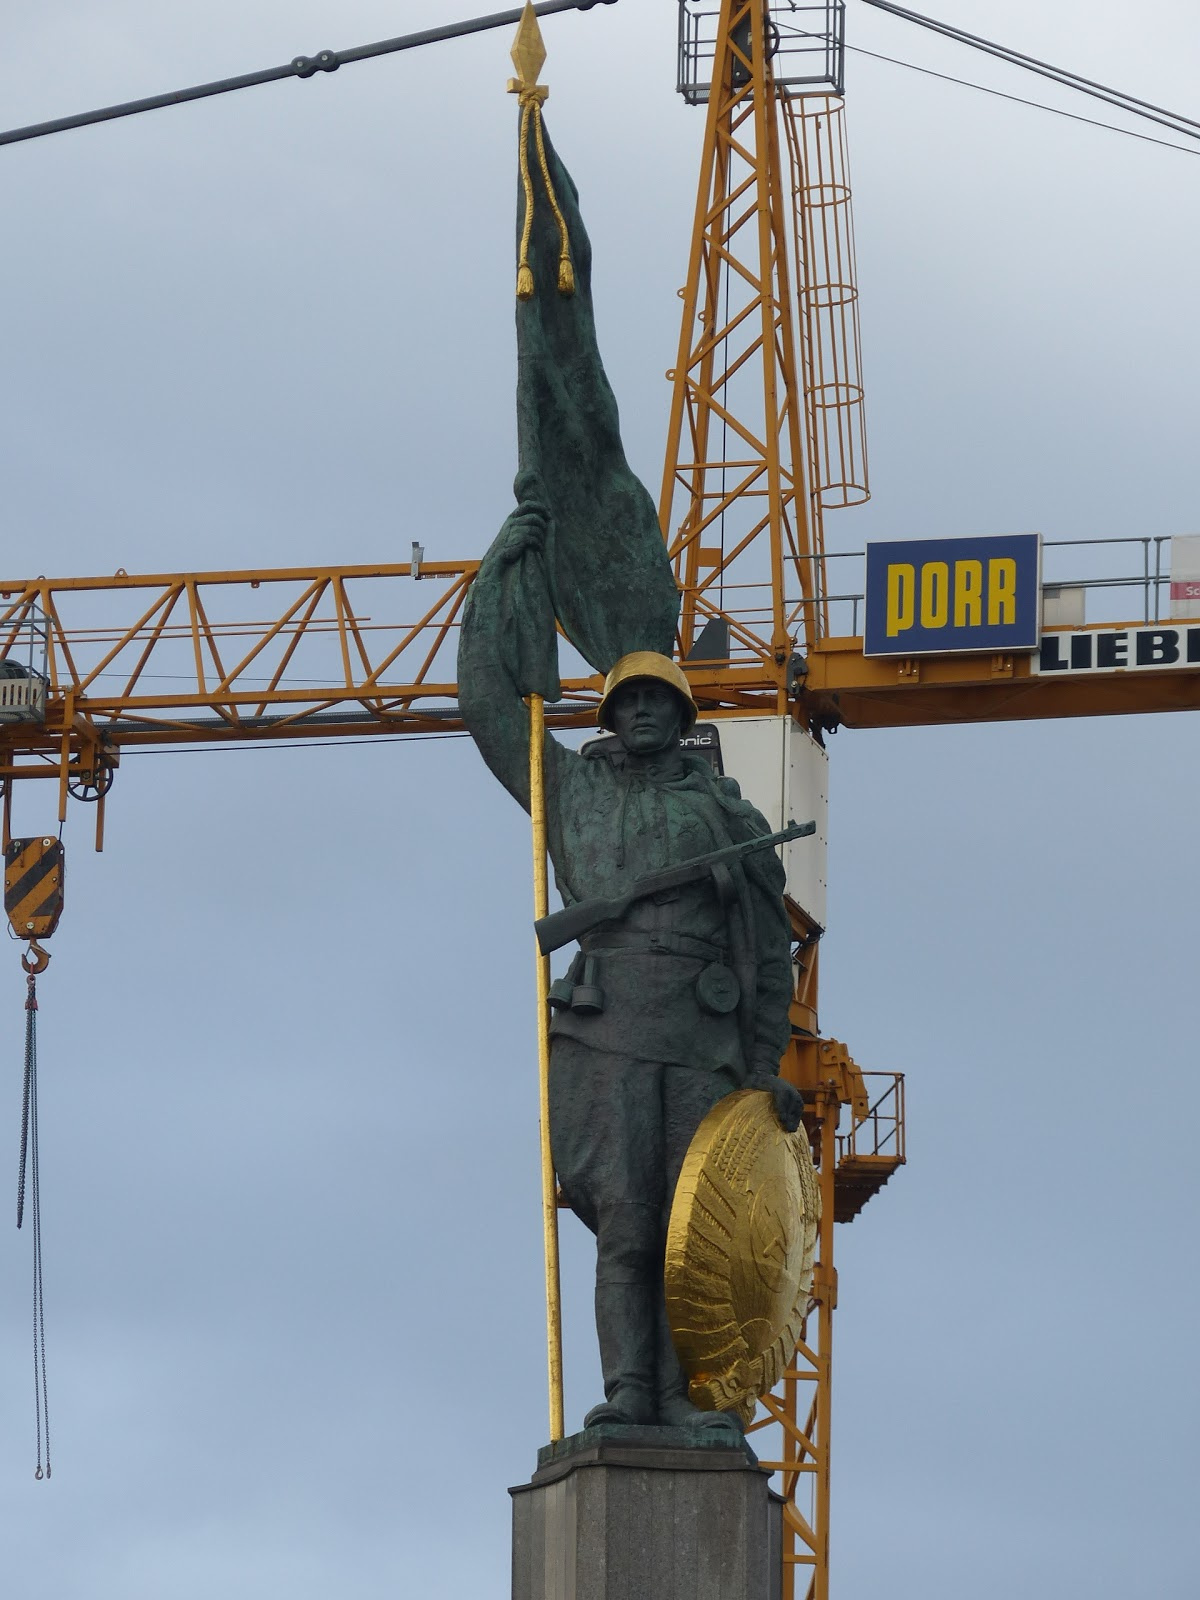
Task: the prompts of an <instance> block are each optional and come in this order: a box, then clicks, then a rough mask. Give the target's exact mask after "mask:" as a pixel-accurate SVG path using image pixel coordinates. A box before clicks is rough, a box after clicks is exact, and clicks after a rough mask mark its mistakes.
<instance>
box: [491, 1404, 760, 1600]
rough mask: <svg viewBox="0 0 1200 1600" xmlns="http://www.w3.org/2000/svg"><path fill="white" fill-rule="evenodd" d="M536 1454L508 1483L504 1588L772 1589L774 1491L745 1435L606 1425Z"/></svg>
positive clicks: (750, 1592)
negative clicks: (523, 1473)
mask: <svg viewBox="0 0 1200 1600" xmlns="http://www.w3.org/2000/svg"><path fill="white" fill-rule="evenodd" d="M681 1436H682V1442H681ZM538 1456H539V1466H538V1470H537V1472H535V1473H534V1475H533V1478H532V1480H531V1481H530V1482H529V1483H527V1484H521V1485H519V1486H518V1487H517V1488H515V1489H510V1490H509V1493H510V1494H511V1495H512V1497H513V1587H512V1592H513V1600H778V1595H779V1592H780V1562H781V1539H782V1524H781V1519H780V1512H781V1502H780V1501H779V1498H778V1496H776V1495H774V1494H772V1493H771V1492H770V1490H769V1489H768V1488H767V1478H768V1474H767V1473H766V1472H765V1471H764V1470H763V1469H762V1468H761V1467H759V1466H758V1465H757V1464H756V1463H755V1460H754V1456H753V1454H752V1452H751V1451H750V1450H749V1449H748V1448H747V1447H746V1446H745V1445H744V1444H737V1443H733V1442H729V1443H726V1442H725V1441H722V1442H721V1443H719V1444H717V1445H715V1446H714V1445H709V1446H704V1445H699V1446H698V1445H697V1444H696V1443H695V1436H694V1435H689V1434H687V1433H686V1432H685V1430H681V1429H674V1428H620V1429H617V1428H611V1427H606V1428H593V1429H588V1430H587V1432H585V1433H579V1434H575V1435H574V1436H573V1437H572V1438H570V1439H564V1440H562V1441H561V1443H559V1444H557V1445H552V1446H548V1447H547V1448H546V1449H544V1450H541V1451H539V1452H538Z"/></svg>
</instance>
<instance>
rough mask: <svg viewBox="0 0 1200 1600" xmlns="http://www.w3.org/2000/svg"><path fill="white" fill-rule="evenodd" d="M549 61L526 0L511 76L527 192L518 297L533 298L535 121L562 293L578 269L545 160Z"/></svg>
mask: <svg viewBox="0 0 1200 1600" xmlns="http://www.w3.org/2000/svg"><path fill="white" fill-rule="evenodd" d="M545 62H546V46H545V44H544V43H543V42H542V30H541V28H539V27H538V19H537V12H536V11H535V10H534V9H533V3H532V0H525V9H524V11H523V12H522V13H521V20H520V22H519V23H518V24H517V36H516V38H515V39H514V40H513V47H512V63H513V66H514V67H516V69H517V76H516V77H515V78H510V79H509V80H508V92H509V94H515V95H517V96H518V97H519V104H520V107H521V133H520V156H521V187H522V189H523V190H524V194H525V220H524V223H523V225H522V228H521V249H520V255H519V257H518V262H517V299H518V300H532V299H533V269H532V267H531V266H530V265H529V240H530V237H531V235H532V233H533V178H532V176H531V175H530V171H529V128H530V124H531V123H532V124H533V136H534V142H535V144H536V146H537V155H538V165H539V166H540V167H541V169H542V179H543V181H544V182H545V185H546V198H547V199H548V200H549V202H550V209H551V211H553V213H554V220H555V221H556V222H557V223H558V237H559V252H558V292H559V294H574V293H575V271H574V268H573V267H572V265H571V244H570V239H569V237H568V235H567V222H566V218H565V217H564V216H563V214H562V208H561V207H560V206H559V203H558V196H557V195H556V194H555V193H554V184H553V183H552V181H551V178H550V166H549V163H548V162H547V160H546V144H545V140H544V139H543V138H542V105H543V103H544V102H545V100H546V97H547V95H549V93H550V91H549V89H547V88H546V87H545V86H544V85H542V84H539V83H538V81H537V80H538V74H539V73H540V72H541V70H542V67H543V66H544V65H545Z"/></svg>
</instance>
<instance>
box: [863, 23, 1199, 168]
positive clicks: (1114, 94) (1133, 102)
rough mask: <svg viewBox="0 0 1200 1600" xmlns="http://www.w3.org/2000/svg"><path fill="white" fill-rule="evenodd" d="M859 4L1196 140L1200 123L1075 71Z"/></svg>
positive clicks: (958, 31) (959, 30) (962, 32)
mask: <svg viewBox="0 0 1200 1600" xmlns="http://www.w3.org/2000/svg"><path fill="white" fill-rule="evenodd" d="M863 4H864V5H868V6H873V7H874V8H875V9H876V10H877V11H886V12H887V13H888V14H889V15H890V16H893V17H899V18H901V19H902V20H903V21H905V22H915V23H916V24H917V26H918V27H921V28H928V29H929V30H930V31H931V32H932V33H939V34H941V35H942V36H943V38H946V39H953V40H954V41H955V43H957V44H965V45H969V46H970V48H971V49H972V50H981V51H983V53H984V54H985V55H989V56H995V57H996V58H997V60H999V61H1007V62H1008V63H1009V64H1010V65H1011V66H1017V67H1024V68H1025V69H1026V71H1028V72H1036V73H1037V74H1038V76H1039V77H1042V78H1049V79H1050V80H1051V82H1053V83H1059V84H1062V85H1063V86H1064V87H1066V88H1068V89H1077V90H1078V91H1079V93H1080V94H1087V95H1091V96H1092V98H1093V99H1095V100H1103V101H1105V102H1106V103H1107V104H1108V105H1111V106H1117V107H1118V108H1119V109H1120V110H1122V111H1128V112H1129V113H1130V115H1131V116H1136V117H1145V118H1146V119H1147V120H1148V121H1150V122H1157V123H1161V125H1162V126H1163V127H1164V128H1170V129H1171V130H1172V131H1173V132H1175V133H1182V134H1184V135H1185V136H1186V137H1187V138H1191V139H1200V122H1197V121H1195V120H1194V119H1193V118H1191V117H1185V116H1181V115H1180V114H1179V113H1178V112H1175V111H1168V110H1167V108H1166V107H1165V106H1158V105H1155V104H1154V103H1153V102H1152V101H1150V100H1139V99H1138V98H1137V97H1136V96H1135V95H1131V94H1126V93H1125V92H1124V90H1123V89H1112V88H1110V87H1109V86H1108V85H1107V84H1104V83H1097V82H1095V80H1094V79H1092V78H1083V77H1081V76H1080V75H1079V74H1078V73H1076V72H1069V71H1068V70H1067V69H1066V68H1065V67H1055V66H1052V65H1051V64H1050V63H1049V62H1048V61H1041V60H1039V59H1038V57H1037V56H1027V55H1025V54H1023V53H1022V52H1021V51H1020V50H1012V49H1010V48H1009V46H1008V45H1003V44H997V43H996V42H995V41H994V40H992V39H984V38H982V37H981V36H980V35H979V34H977V33H967V32H966V30H965V29H963V28H956V27H954V26H953V25H952V24H950V23H948V22H938V21H937V20H936V18H934V17H927V16H924V15H923V14H922V13H921V12H919V11H909V10H907V9H906V8H905V7H904V6H898V5H895V4H894V3H893V0H863ZM865 53H869V52H865ZM900 65H905V66H907V65H908V63H907V62H903V63H900ZM919 70H923V69H919ZM935 76H937V74H935ZM974 87H978V85H975V86H974ZM1014 98H1015V97H1014ZM1030 103H1031V104H1035V103H1036V102H1030ZM1045 109H1047V110H1049V109H1051V108H1050V107H1046V108H1045ZM1193 130H1195V131H1193ZM1176 148H1177V149H1178V148H1180V147H1179V146H1176Z"/></svg>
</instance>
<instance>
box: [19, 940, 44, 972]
mask: <svg viewBox="0 0 1200 1600" xmlns="http://www.w3.org/2000/svg"><path fill="white" fill-rule="evenodd" d="M21 965H22V966H23V967H24V968H25V971H26V972H45V970H46V968H47V967H48V966H49V965H50V952H49V951H48V950H43V949H42V947H41V945H40V944H39V943H38V942H37V940H36V939H30V941H29V949H28V950H27V951H25V950H23V951H22V952H21Z"/></svg>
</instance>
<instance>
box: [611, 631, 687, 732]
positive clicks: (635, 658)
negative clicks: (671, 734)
mask: <svg viewBox="0 0 1200 1600" xmlns="http://www.w3.org/2000/svg"><path fill="white" fill-rule="evenodd" d="M634 678H655V679H657V680H658V682H659V683H665V684H666V685H667V687H668V688H670V689H674V691H675V693H676V694H677V695H678V696H679V698H680V699H681V700H682V701H683V726H682V728H681V729H680V731H681V732H682V733H689V732H690V731H691V729H692V727H693V725H694V724H695V721H696V702H695V701H694V700H693V699H692V690H691V686H690V685H689V683H688V681H687V677H686V675H685V674H684V672H683V669H682V668H681V667H678V666H676V664H675V662H674V661H672V660H671V658H670V656H660V655H659V654H658V652H657V651H656V650H633V651H631V652H630V653H629V655H627V656H622V657H621V659H620V660H619V661H618V662H617V664H616V666H615V667H614V668H613V669H612V671H611V672H610V673H609V675H608V677H607V678H605V680H604V697H603V699H602V700H601V701H600V708H599V710H598V711H597V713H596V721H597V722H598V723H599V724H600V726H601V727H602V728H607V729H608V731H609V732H610V733H611V732H612V726H611V724H610V722H609V708H610V706H611V704H612V697H613V695H614V694H616V692H617V690H618V689H619V688H620V687H621V685H622V684H623V683H630V682H632V680H633V679H634Z"/></svg>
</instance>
